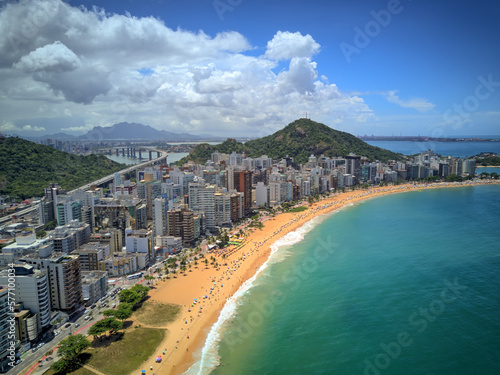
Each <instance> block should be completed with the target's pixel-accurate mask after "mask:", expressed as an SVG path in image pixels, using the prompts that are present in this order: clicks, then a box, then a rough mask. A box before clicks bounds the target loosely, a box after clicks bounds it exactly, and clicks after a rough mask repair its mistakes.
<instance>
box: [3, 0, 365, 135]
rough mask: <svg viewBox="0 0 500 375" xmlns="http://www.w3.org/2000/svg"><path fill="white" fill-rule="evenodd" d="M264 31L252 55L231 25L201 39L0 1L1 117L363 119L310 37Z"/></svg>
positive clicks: (63, 6) (72, 123)
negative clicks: (265, 38)
mask: <svg viewBox="0 0 500 375" xmlns="http://www.w3.org/2000/svg"><path fill="white" fill-rule="evenodd" d="M23 20H30V22H31V23H30V24H31V25H32V26H33V29H32V30H31V29H30V30H28V31H30V32H29V33H28V31H27V29H26V22H24V23H23ZM35 21H36V22H35ZM270 38H271V40H270V41H269V42H268V43H267V49H266V52H265V53H264V54H263V55H261V56H252V55H253V54H252V53H247V52H248V51H251V50H253V49H254V46H252V45H251V44H250V43H249V42H248V40H247V39H246V38H245V36H243V35H242V34H240V33H238V32H234V31H227V32H223V33H219V34H216V35H214V36H211V35H207V34H206V33H204V32H203V31H198V32H192V31H188V30H181V29H172V28H170V27H168V26H167V25H165V23H164V22H163V21H162V20H160V19H158V18H154V17H142V18H138V17H134V16H132V15H130V14H125V15H119V14H110V13H107V12H105V10H102V9H97V8H93V9H86V8H84V7H73V6H71V5H70V4H68V3H65V2H63V1H61V0H45V1H43V2H40V1H37V0H20V1H19V2H13V3H9V4H7V5H5V6H4V7H3V8H0V113H2V115H3V118H4V119H5V120H6V121H10V122H11V123H16V124H17V123H18V121H17V120H19V117H21V116H22V117H21V118H22V119H26V120H25V121H26V124H29V118H30V117H29V116H30V115H31V116H32V118H36V119H37V122H36V123H37V124H41V122H40V119H41V118H42V119H43V118H46V119H47V120H46V122H43V121H42V123H43V124H44V125H45V126H46V127H47V128H49V127H50V126H51V124H54V123H56V121H54V120H55V119H57V123H58V124H64V125H58V126H59V127H58V128H57V129H51V130H50V132H57V131H60V130H61V129H64V130H65V131H71V132H74V133H76V132H83V131H85V130H87V129H88V128H89V126H88V125H85V126H83V125H82V124H95V125H96V126H97V125H101V126H103V125H111V124H114V123H117V122H121V121H129V122H140V123H144V124H147V125H151V126H155V127H156V128H159V129H166V130H170V131H175V132H190V133H194V134H196V133H212V134H215V135H223V136H230V135H232V136H235V135H253V136H262V135H266V134H269V133H270V132H272V131H274V130H277V129H279V128H281V127H283V125H285V124H287V123H288V122H291V121H293V120H295V119H297V118H299V117H303V116H304V115H305V112H308V113H312V114H313V119H316V120H319V121H323V122H325V123H328V124H333V123H335V124H337V125H339V126H348V125H349V124H352V123H361V122H364V121H367V119H370V118H371V117H372V116H373V113H372V111H371V109H370V108H369V107H368V106H367V105H366V103H365V102H364V101H363V99H362V98H360V97H357V96H354V95H349V94H346V93H343V92H342V91H341V90H340V89H339V88H338V87H337V86H336V85H335V84H334V83H329V81H328V77H326V76H325V75H321V74H320V73H319V71H320V67H319V66H318V64H317V63H316V61H314V55H315V54H317V53H319V51H320V45H319V44H318V43H317V42H316V41H315V40H314V39H313V37H312V36H310V35H302V34H301V33H298V32H295V33H292V32H288V31H278V32H277V33H276V34H275V35H274V36H270ZM283 60H289V64H288V66H287V67H286V68H285V69H283V70H282V71H280V72H279V73H275V72H274V69H275V68H276V67H277V64H278V62H279V61H283ZM27 114H29V115H27ZM32 130H33V131H34V129H32Z"/></svg>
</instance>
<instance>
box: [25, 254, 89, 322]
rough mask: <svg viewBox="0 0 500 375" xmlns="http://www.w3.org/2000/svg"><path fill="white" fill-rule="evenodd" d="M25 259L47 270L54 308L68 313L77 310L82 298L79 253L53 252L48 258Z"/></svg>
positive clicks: (28, 262)
mask: <svg viewBox="0 0 500 375" xmlns="http://www.w3.org/2000/svg"><path fill="white" fill-rule="evenodd" d="M24 261H25V262H26V263H27V264H31V265H33V266H36V268H38V269H40V270H45V271H46V272H47V274H48V277H49V287H50V289H49V290H50V302H51V306H52V309H54V310H63V311H65V312H67V313H68V314H73V313H75V312H76V311H77V309H78V307H79V306H80V301H81V299H82V284H81V277H80V259H79V258H78V256H77V255H67V254H62V253H53V254H52V256H51V257H48V258H39V257H29V258H28V257H26V258H24Z"/></svg>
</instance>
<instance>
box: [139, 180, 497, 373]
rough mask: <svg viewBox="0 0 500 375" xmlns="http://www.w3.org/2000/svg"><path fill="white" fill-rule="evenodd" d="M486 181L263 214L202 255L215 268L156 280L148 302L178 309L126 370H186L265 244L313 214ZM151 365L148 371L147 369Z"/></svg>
mask: <svg viewBox="0 0 500 375" xmlns="http://www.w3.org/2000/svg"><path fill="white" fill-rule="evenodd" d="M486 184H488V185H490V184H499V182H498V181H491V180H476V181H467V182H462V183H429V184H404V185H398V186H386V187H374V188H370V189H366V190H363V189H359V190H354V191H348V192H345V193H337V194H331V195H329V196H328V197H325V198H322V199H321V200H319V201H318V202H315V203H313V204H309V203H304V206H305V207H307V208H308V209H307V210H305V211H302V212H297V213H290V212H285V213H280V214H278V215H276V216H274V217H269V218H268V219H267V220H266V221H265V223H264V225H265V226H264V228H262V229H255V228H254V229H246V235H247V237H246V241H245V243H244V245H243V246H241V247H239V248H238V249H237V250H230V251H228V252H224V253H223V252H217V253H210V254H207V258H210V257H211V256H214V257H215V258H216V264H217V266H214V265H211V264H209V265H208V266H205V263H204V262H200V261H199V262H198V263H199V264H198V266H197V267H193V268H192V269H191V270H192V272H191V271H189V272H186V273H185V275H179V276H178V277H177V278H170V279H169V280H166V281H159V282H157V283H156V288H155V289H153V290H152V291H151V292H150V294H149V295H150V297H151V301H153V302H160V303H174V304H178V305H180V306H181V307H182V310H181V314H180V316H179V318H178V319H177V320H176V321H174V322H173V323H170V324H169V325H167V326H165V327H161V328H165V329H167V330H168V333H167V335H166V338H165V339H164V341H163V342H162V343H161V345H160V346H159V347H158V348H157V351H156V352H155V353H154V354H153V355H152V356H151V357H150V358H149V359H148V361H146V362H145V363H144V364H143V365H142V366H141V368H139V369H137V370H136V371H134V372H132V374H139V373H141V369H148V370H147V374H153V373H154V374H156V375H158V374H182V373H184V372H185V371H187V370H188V369H189V368H190V367H191V365H192V364H193V363H194V362H195V361H196V360H198V359H199V358H200V356H201V349H202V348H203V346H204V345H205V341H206V338H207V335H208V333H209V331H210V328H211V327H212V325H213V324H214V323H216V321H217V319H218V317H219V314H220V312H221V310H222V308H223V307H224V305H225V303H226V301H227V300H228V299H229V298H230V297H231V296H233V295H234V294H235V293H236V292H237V291H238V289H239V288H240V287H241V286H242V284H243V283H244V282H245V281H246V280H248V279H250V278H251V277H252V276H254V275H255V273H256V272H257V270H258V269H259V268H260V267H261V266H262V265H263V264H264V263H265V262H266V261H267V260H268V258H269V256H270V254H271V252H272V248H271V245H272V244H273V243H274V242H276V240H278V239H279V238H281V237H283V236H285V235H286V234H288V233H290V232H292V231H295V230H297V229H298V228H300V227H301V226H303V225H304V224H305V223H307V222H309V221H310V220H312V219H313V218H315V217H317V216H320V215H326V214H329V213H331V212H334V211H336V210H338V209H340V208H342V207H345V206H347V205H351V204H355V203H357V202H360V201H363V200H366V199H369V198H373V197H378V196H382V195H387V194H394V193H403V192H409V191H416V190H423V189H435V188H451V187H461V186H469V185H486ZM223 254H225V255H224V256H223ZM158 355H161V356H162V362H161V363H156V362H155V359H156V357H157V356H158ZM151 366H152V368H153V370H150V368H151Z"/></svg>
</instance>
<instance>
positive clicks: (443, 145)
mask: <svg viewBox="0 0 500 375" xmlns="http://www.w3.org/2000/svg"><path fill="white" fill-rule="evenodd" d="M366 143H368V144H369V145H372V146H377V147H381V148H385V149H387V150H390V151H393V152H398V153H401V154H403V155H414V154H419V153H421V152H424V151H427V150H432V151H434V152H435V153H437V154H441V155H443V156H454V157H461V158H463V157H467V156H473V155H477V154H480V153H481V152H495V153H500V142H409V141H367V142H366Z"/></svg>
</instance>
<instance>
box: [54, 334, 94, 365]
mask: <svg viewBox="0 0 500 375" xmlns="http://www.w3.org/2000/svg"><path fill="white" fill-rule="evenodd" d="M89 346H90V342H89V340H87V339H86V338H85V336H83V335H80V334H78V335H74V336H69V337H67V338H65V339H64V340H62V341H61V344H60V346H59V355H60V356H62V357H64V358H65V359H67V360H72V359H74V358H76V356H78V355H79V354H80V353H82V352H83V351H84V350H85V349H87V348H88V347H89Z"/></svg>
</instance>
